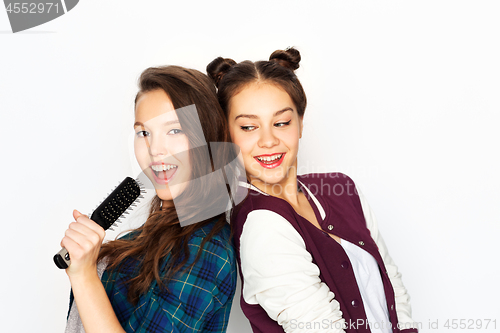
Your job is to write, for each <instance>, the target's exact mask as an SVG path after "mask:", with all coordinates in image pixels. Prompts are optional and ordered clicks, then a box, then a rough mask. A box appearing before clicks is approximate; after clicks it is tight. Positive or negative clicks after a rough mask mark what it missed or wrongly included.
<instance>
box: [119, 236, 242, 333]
mask: <svg viewBox="0 0 500 333" xmlns="http://www.w3.org/2000/svg"><path fill="white" fill-rule="evenodd" d="M201 241H202V238H201V237H195V238H192V239H191V241H190V243H189V249H190V256H189V260H188V262H187V263H186V267H189V266H190V265H191V263H192V262H193V261H194V259H195V258H196V254H197V253H198V249H199V246H200V244H201ZM225 243H227V242H221V241H219V240H216V239H211V240H210V241H208V242H206V243H205V246H204V247H203V249H202V253H201V256H200V258H199V259H198V261H197V262H196V264H195V265H194V266H192V267H190V268H189V269H188V270H187V271H181V272H179V273H177V274H176V275H175V276H174V277H173V278H172V280H171V281H170V282H169V283H168V285H167V288H168V291H165V290H164V289H161V288H159V287H158V286H156V287H155V288H154V289H153V291H152V293H151V295H150V297H149V299H147V300H146V304H145V305H147V306H146V307H145V308H144V309H142V308H141V309H139V307H136V309H137V310H139V311H138V312H141V313H142V318H136V319H137V320H139V321H140V322H141V323H140V328H139V329H138V330H134V332H141V333H146V332H148V333H149V332H198V331H203V332H225V331H226V328H227V324H228V320H229V312H230V310H231V305H232V300H233V296H234V291H235V289H236V262H235V258H234V253H233V250H232V248H228V247H227V246H228V245H229V243H227V244H225ZM125 329H126V328H125Z"/></svg>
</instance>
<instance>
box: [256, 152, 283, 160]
mask: <svg viewBox="0 0 500 333" xmlns="http://www.w3.org/2000/svg"><path fill="white" fill-rule="evenodd" d="M281 156H283V154H277V155H273V156H263V157H262V156H259V157H257V159H258V160H259V161H261V162H271V161H275V160H279V159H280V158H281Z"/></svg>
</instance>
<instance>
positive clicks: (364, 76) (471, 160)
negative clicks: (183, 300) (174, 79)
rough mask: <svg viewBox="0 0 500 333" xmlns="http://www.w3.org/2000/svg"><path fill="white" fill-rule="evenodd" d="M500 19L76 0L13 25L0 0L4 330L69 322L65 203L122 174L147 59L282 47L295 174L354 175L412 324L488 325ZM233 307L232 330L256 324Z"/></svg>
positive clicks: (253, 55)
mask: <svg viewBox="0 0 500 333" xmlns="http://www.w3.org/2000/svg"><path fill="white" fill-rule="evenodd" d="M499 16H500V3H498V1H456V0H455V1H436V0H433V1H310V2H306V1H291V0H288V1H269V0H268V1H248V2H245V3H243V4H240V3H238V2H236V1H226V2H216V1H199V2H191V1H152V0H150V1H124V0H120V1H118V0H113V1H111V0H108V1H92V0H84V1H81V2H80V3H79V4H78V5H77V6H76V7H75V8H74V9H73V10H72V11H70V12H69V13H67V14H66V15H64V16H62V17H60V18H58V19H56V20H54V21H52V22H49V23H47V24H44V25H42V26H39V27H35V28H33V29H31V30H28V31H26V32H22V33H17V34H12V33H11V32H10V25H9V22H8V18H7V14H6V13H5V11H3V10H0V32H1V33H0V48H1V51H0V110H1V127H2V130H1V139H0V142H1V153H2V163H1V171H2V172H1V174H2V185H1V188H2V194H1V196H2V197H1V199H2V200H1V211H2V226H3V230H2V240H1V242H0V247H1V248H0V250H1V253H2V256H3V258H4V259H3V261H2V268H1V270H2V273H1V277H0V279H1V280H0V281H1V284H0V309H1V310H0V331H1V332H8V333H11V332H16V333H17V332H30V333H31V332H62V331H63V330H64V326H65V318H66V311H67V305H68V292H69V283H68V279H67V276H66V274H65V273H64V271H60V270H58V269H57V268H56V267H55V266H54V264H53V262H52V256H53V254H54V253H55V252H57V251H58V250H59V242H60V240H61V238H62V236H63V233H64V230H65V229H66V227H67V225H68V224H69V223H70V222H71V220H72V217H71V212H72V209H74V208H77V209H79V210H81V211H82V212H89V211H90V210H91V209H92V208H93V207H94V206H95V205H96V204H97V203H98V202H99V201H100V200H101V199H102V197H103V196H104V195H105V194H106V193H107V192H108V191H109V190H110V189H111V188H112V187H113V186H114V185H116V184H117V183H118V182H119V181H120V180H121V179H123V177H125V176H127V175H133V172H134V169H133V164H132V163H131V160H133V158H131V155H130V147H129V146H130V145H129V137H130V133H131V129H132V121H133V100H134V96H135V93H136V91H137V86H136V83H137V78H138V76H139V74H140V73H141V72H142V70H144V69H145V68H147V67H149V66H156V65H166V64H175V65H183V66H187V67H192V68H196V69H199V70H201V71H203V72H204V69H205V66H206V65H207V64H208V63H209V62H210V61H211V60H212V59H213V58H215V57H217V56H219V55H222V56H224V57H231V58H233V59H235V60H236V61H242V60H246V59H250V60H261V59H267V58H268V57H269V55H270V54H271V52H272V51H274V50H275V49H279V48H286V47H287V46H296V47H297V48H298V49H299V50H300V51H301V54H302V62H301V68H300V69H299V70H298V71H297V74H298V75H299V78H300V79H301V81H302V83H303V85H304V88H305V90H306V93H307V96H308V101H309V104H308V108H307V111H306V115H305V129H304V133H303V138H302V140H301V148H300V155H299V168H300V171H301V172H302V173H305V172H323V171H333V170H336V171H343V172H345V173H347V174H349V175H350V176H351V177H353V178H354V180H355V181H356V183H357V185H358V186H359V187H360V188H361V189H362V190H363V192H364V194H365V196H366V197H367V198H368V200H369V202H370V203H371V206H372V208H373V209H374V211H375V213H376V215H377V217H378V220H379V225H380V228H381V231H382V233H383V235H384V238H385V240H386V242H387V244H388V247H389V249H390V251H391V254H392V256H393V258H394V259H395V261H396V262H397V263H398V265H399V267H400V271H401V272H402V273H403V280H404V282H405V284H406V286H407V288H408V290H409V292H410V294H411V296H412V305H413V318H414V320H415V321H418V322H421V323H422V325H423V327H424V331H435V332H448V331H451V330H448V329H446V328H445V327H444V324H445V322H446V320H448V319H450V320H451V319H459V320H460V319H464V320H467V321H466V323H467V325H468V324H469V323H470V322H469V321H468V320H471V319H473V320H478V319H496V327H497V329H498V328H500V317H499V314H500V305H499V296H500V295H499V291H498V290H499V285H498V281H499V280H500V271H499V264H498V262H499V260H498V255H499V254H500V252H499V250H498V237H499V235H500V228H499V222H500V218H499V216H500V209H499V207H500V205H499V202H500V193H499V186H498V185H499V180H500V177H499V175H498V171H499V170H500V162H499V149H498V145H499V142H500V135H499V134H498V127H499V120H500V119H499V118H500V117H499V111H500V98H499V92H500V61H499V59H500V43H499V41H500V40H499V37H500V36H499V35H500V19H499ZM133 176H135V175H133ZM237 297H238V296H237ZM234 304H235V305H234V307H233V310H234V309H235V310H234V311H233V313H232V316H231V321H230V327H229V329H228V331H229V332H231V333H240V332H243V333H244V332H250V329H249V326H248V324H247V322H246V319H245V318H244V317H243V316H242V314H241V311H240V310H239V300H238V299H235V301H234ZM437 320H438V327H439V329H429V328H428V326H429V321H431V322H433V323H435V322H436V321H437ZM450 323H451V322H450ZM484 323H485V322H483V325H484ZM434 325H435V324H434ZM433 327H435V326H433ZM473 327H475V326H473ZM458 331H460V330H458ZM471 331H484V332H493V331H494V330H493V329H492V324H490V328H489V329H488V330H484V328H483V329H481V330H477V329H476V330H470V329H464V330H463V332H471Z"/></svg>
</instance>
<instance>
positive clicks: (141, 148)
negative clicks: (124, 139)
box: [134, 139, 149, 166]
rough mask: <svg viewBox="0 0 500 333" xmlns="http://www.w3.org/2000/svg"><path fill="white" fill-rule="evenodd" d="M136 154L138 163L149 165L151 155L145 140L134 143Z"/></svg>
mask: <svg viewBox="0 0 500 333" xmlns="http://www.w3.org/2000/svg"><path fill="white" fill-rule="evenodd" d="M134 153H135V158H136V159H137V162H139V165H141V166H143V165H144V164H146V163H148V162H147V161H146V160H147V159H148V155H149V153H148V147H147V145H146V143H145V142H144V139H138V140H137V139H136V140H135V141H134Z"/></svg>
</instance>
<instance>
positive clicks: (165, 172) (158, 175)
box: [151, 164, 178, 184]
mask: <svg viewBox="0 0 500 333" xmlns="http://www.w3.org/2000/svg"><path fill="white" fill-rule="evenodd" d="M177 168H178V166H177V165H175V164H153V165H151V170H152V171H153V176H154V178H155V181H156V182H157V183H158V184H166V183H168V182H169V181H171V180H172V178H173V177H174V175H175V173H176V172H177Z"/></svg>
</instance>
